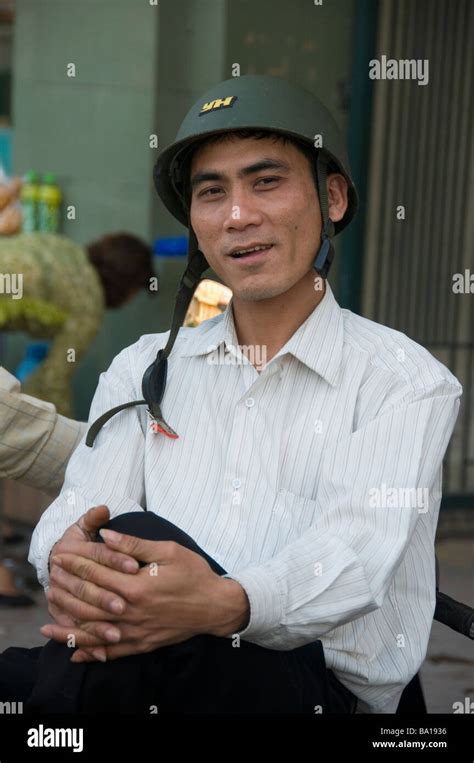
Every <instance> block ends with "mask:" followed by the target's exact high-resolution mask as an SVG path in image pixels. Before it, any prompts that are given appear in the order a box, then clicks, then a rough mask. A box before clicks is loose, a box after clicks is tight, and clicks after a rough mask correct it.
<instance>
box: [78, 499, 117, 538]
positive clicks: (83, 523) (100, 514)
mask: <svg viewBox="0 0 474 763" xmlns="http://www.w3.org/2000/svg"><path fill="white" fill-rule="evenodd" d="M109 519H110V512H109V509H108V508H107V506H93V507H92V509H89V511H86V513H85V514H83V515H82V516H81V517H79V519H78V520H77V523H76V524H77V525H78V526H79V527H80V528H81V530H83V531H84V532H85V533H87V534H88V535H89V536H90V538H91V540H92V539H93V538H94V535H95V534H96V532H97V530H98V529H99V528H100V527H102V525H105V524H106V523H107V522H108V521H109Z"/></svg>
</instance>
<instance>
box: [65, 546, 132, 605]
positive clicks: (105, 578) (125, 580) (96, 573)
mask: <svg viewBox="0 0 474 763" xmlns="http://www.w3.org/2000/svg"><path fill="white" fill-rule="evenodd" d="M52 562H53V563H54V564H58V565H59V566H60V567H62V568H63V569H65V570H66V572H69V573H71V574H72V575H75V576H76V577H77V578H81V579H82V580H87V581H89V582H90V583H95V584H96V585H97V586H99V587H100V588H105V589H107V590H108V591H109V592H112V593H115V594H117V596H114V599H115V598H117V597H118V598H120V597H122V598H121V601H123V599H124V597H125V595H126V591H127V590H130V591H131V590H132V586H133V588H135V586H134V585H133V584H134V582H135V579H136V577H135V575H128V574H126V573H123V572H118V571H117V570H111V569H109V568H108V567H104V566H103V565H102V564H97V563H96V562H94V561H93V560H92V559H87V558H85V557H83V556H78V555H77V554H67V553H62V554H58V556H54V557H53V559H52ZM117 614H120V612H117ZM81 619H87V618H81Z"/></svg>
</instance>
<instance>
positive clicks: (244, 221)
mask: <svg viewBox="0 0 474 763" xmlns="http://www.w3.org/2000/svg"><path fill="white" fill-rule="evenodd" d="M261 221H262V215H261V212H260V211H259V209H258V206H257V205H256V204H255V199H254V198H253V197H252V196H251V194H248V193H246V192H245V191H243V190H242V189H236V190H235V191H233V192H232V193H231V194H230V197H229V208H228V209H227V216H226V220H225V227H226V228H237V229H239V228H245V227H246V226H247V225H258V224H259V223H260V222H261Z"/></svg>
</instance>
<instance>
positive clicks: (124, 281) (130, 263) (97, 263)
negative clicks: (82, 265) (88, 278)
mask: <svg viewBox="0 0 474 763" xmlns="http://www.w3.org/2000/svg"><path fill="white" fill-rule="evenodd" d="M86 249H87V252H88V255H89V260H90V262H91V263H92V265H94V267H95V269H96V270H97V273H98V275H99V278H100V280H101V283H102V287H103V289H104V296H105V304H106V306H107V307H120V305H122V304H123V303H124V302H126V301H127V299H128V298H129V297H130V296H131V294H132V293H133V292H134V291H135V290H136V289H145V288H146V289H148V293H149V294H156V291H150V289H149V286H150V278H152V277H154V275H155V273H154V271H153V252H152V249H151V247H150V246H149V245H148V244H146V243H145V242H144V241H142V240H141V239H139V238H137V237H136V236H132V235H131V234H129V233H110V234H108V235H106V236H103V237H102V238H100V239H98V240H97V241H93V242H92V243H90V244H88V246H87V247H86Z"/></svg>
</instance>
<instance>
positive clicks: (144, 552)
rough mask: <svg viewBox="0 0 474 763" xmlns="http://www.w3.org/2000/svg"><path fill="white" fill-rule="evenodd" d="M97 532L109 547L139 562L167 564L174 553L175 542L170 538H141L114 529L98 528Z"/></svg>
mask: <svg viewBox="0 0 474 763" xmlns="http://www.w3.org/2000/svg"><path fill="white" fill-rule="evenodd" d="M99 534H100V535H101V537H102V538H103V539H104V541H105V543H106V544H107V545H108V546H110V548H116V549H118V550H120V551H122V552H123V553H124V554H129V556H133V557H134V558H135V559H138V560H139V561H141V562H146V563H147V564H151V563H152V562H159V563H160V564H169V563H170V562H171V561H172V558H173V557H174V555H175V553H176V547H177V546H178V544H177V543H175V542H174V541H170V540H143V538H136V537H135V536H134V535H124V534H123V533H117V532H115V530H105V529H103V530H100V531H99Z"/></svg>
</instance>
